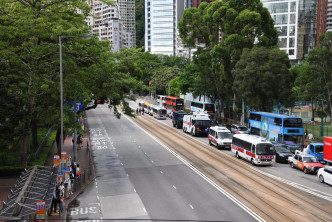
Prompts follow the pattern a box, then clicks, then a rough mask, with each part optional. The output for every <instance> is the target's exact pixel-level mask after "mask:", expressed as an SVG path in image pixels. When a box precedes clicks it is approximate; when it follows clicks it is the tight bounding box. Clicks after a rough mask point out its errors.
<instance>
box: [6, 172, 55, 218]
mask: <svg viewBox="0 0 332 222" xmlns="http://www.w3.org/2000/svg"><path fill="white" fill-rule="evenodd" d="M57 174H58V168H56V167H42V166H34V167H32V168H30V169H26V170H25V171H24V172H22V174H21V176H20V178H19V179H18V180H17V183H16V184H15V185H14V187H13V188H12V189H11V194H10V195H8V197H7V201H6V202H4V204H3V207H2V209H1V210H0V218H22V217H25V216H27V215H30V214H33V213H35V212H36V203H37V201H38V200H45V201H46V209H48V208H50V207H51V202H52V196H53V192H54V190H55V186H56V182H57Z"/></svg>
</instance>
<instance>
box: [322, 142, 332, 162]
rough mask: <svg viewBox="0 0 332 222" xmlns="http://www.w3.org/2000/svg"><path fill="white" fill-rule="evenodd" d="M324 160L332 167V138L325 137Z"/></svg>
mask: <svg viewBox="0 0 332 222" xmlns="http://www.w3.org/2000/svg"><path fill="white" fill-rule="evenodd" d="M323 160H324V161H326V162H327V164H328V165H330V166H331V165H332V136H326V137H324V154H323Z"/></svg>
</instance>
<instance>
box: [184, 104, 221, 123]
mask: <svg viewBox="0 0 332 222" xmlns="http://www.w3.org/2000/svg"><path fill="white" fill-rule="evenodd" d="M190 111H191V112H197V113H207V114H208V115H209V118H210V119H211V120H215V119H216V107H215V105H214V103H208V102H200V101H192V102H191V105H190Z"/></svg>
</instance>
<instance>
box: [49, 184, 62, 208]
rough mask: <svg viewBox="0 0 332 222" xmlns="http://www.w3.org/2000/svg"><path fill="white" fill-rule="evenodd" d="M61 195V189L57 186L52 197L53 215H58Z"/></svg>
mask: <svg viewBox="0 0 332 222" xmlns="http://www.w3.org/2000/svg"><path fill="white" fill-rule="evenodd" d="M59 194H60V192H59V188H58V185H56V186H55V190H54V192H53V196H52V203H51V213H52V212H54V213H56V211H57V208H58V200H59Z"/></svg>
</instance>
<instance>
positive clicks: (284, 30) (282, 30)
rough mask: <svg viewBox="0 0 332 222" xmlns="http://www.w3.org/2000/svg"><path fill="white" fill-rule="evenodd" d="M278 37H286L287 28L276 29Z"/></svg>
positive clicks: (279, 27)
mask: <svg viewBox="0 0 332 222" xmlns="http://www.w3.org/2000/svg"><path fill="white" fill-rule="evenodd" d="M276 29H277V31H278V35H279V36H287V26H278V27H276Z"/></svg>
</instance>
